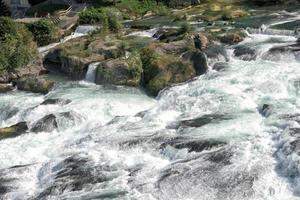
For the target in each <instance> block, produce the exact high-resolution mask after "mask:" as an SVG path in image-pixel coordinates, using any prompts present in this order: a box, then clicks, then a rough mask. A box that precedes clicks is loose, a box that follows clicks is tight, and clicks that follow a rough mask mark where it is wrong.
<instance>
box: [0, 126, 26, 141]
mask: <svg viewBox="0 0 300 200" xmlns="http://www.w3.org/2000/svg"><path fill="white" fill-rule="evenodd" d="M27 130H28V126H27V123H26V122H20V123H17V124H15V125H13V126H10V127H5V128H0V140H1V139H6V138H13V137H17V136H20V135H22V134H24V133H26V132H27Z"/></svg>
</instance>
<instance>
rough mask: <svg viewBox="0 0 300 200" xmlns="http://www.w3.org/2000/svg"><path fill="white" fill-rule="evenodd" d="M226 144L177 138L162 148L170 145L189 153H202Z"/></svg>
mask: <svg viewBox="0 0 300 200" xmlns="http://www.w3.org/2000/svg"><path fill="white" fill-rule="evenodd" d="M225 144H226V142H223V141H217V140H213V139H207V140H203V139H190V138H183V137H177V138H174V139H171V140H169V141H167V142H165V143H163V144H162V145H161V148H165V147H166V146H167V145H170V146H172V147H174V148H176V149H184V148H186V149H188V151H189V152H192V151H195V152H201V151H203V150H209V149H211V148H214V147H220V146H223V145H225Z"/></svg>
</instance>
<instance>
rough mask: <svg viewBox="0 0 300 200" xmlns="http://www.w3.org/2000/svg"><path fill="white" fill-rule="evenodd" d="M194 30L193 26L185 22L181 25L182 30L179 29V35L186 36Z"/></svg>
mask: <svg viewBox="0 0 300 200" xmlns="http://www.w3.org/2000/svg"><path fill="white" fill-rule="evenodd" d="M191 30H192V26H191V24H189V23H188V22H183V23H182V24H181V25H180V29H179V34H185V33H188V32H190V31H191Z"/></svg>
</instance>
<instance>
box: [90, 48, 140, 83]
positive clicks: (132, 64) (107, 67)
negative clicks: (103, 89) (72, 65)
mask: <svg viewBox="0 0 300 200" xmlns="http://www.w3.org/2000/svg"><path fill="white" fill-rule="evenodd" d="M142 71H143V68H142V62H141V59H140V57H139V55H138V54H135V53H134V54H132V55H130V56H129V58H127V59H126V58H117V59H113V60H107V61H104V62H102V63H100V64H99V65H98V67H97V71H96V84H113V85H126V86H139V85H140V81H141V76H142Z"/></svg>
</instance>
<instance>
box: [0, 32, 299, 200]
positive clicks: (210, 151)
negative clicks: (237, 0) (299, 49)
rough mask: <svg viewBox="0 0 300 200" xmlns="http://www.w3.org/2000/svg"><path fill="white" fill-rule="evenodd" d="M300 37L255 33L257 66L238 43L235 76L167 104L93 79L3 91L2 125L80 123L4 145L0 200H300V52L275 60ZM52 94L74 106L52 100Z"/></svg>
mask: <svg viewBox="0 0 300 200" xmlns="http://www.w3.org/2000/svg"><path fill="white" fill-rule="evenodd" d="M295 41H296V38H294V37H287V36H267V35H249V37H248V38H247V39H246V40H245V41H244V42H242V43H241V44H239V46H245V47H249V48H251V49H253V50H254V51H255V54H256V57H255V59H252V60H251V61H244V60H243V59H240V58H238V57H235V56H233V49H232V48H234V47H232V48H228V53H229V55H232V56H231V58H230V61H229V63H228V65H226V66H225V68H224V69H223V70H221V71H214V70H210V71H209V72H208V73H207V74H205V75H203V76H200V77H198V78H196V79H195V80H193V81H190V82H187V83H183V84H179V85H177V86H174V87H171V88H169V89H166V90H164V91H163V92H162V93H160V95H159V97H158V98H157V99H152V98H150V97H148V96H146V95H145V94H144V93H143V92H142V91H140V90H138V89H134V88H126V87H103V86H97V85H94V84H90V83H87V82H85V81H80V82H67V81H60V82H59V83H58V84H57V85H56V87H55V88H54V90H53V91H51V92H50V93H49V94H48V95H46V96H42V95H39V94H32V93H27V92H20V91H13V92H10V93H7V94H0V127H5V126H9V125H12V124H15V123H17V122H20V121H26V122H27V123H28V125H29V128H31V127H33V126H34V124H35V123H36V122H37V121H38V120H39V119H41V118H43V117H44V116H46V115H48V114H52V113H53V114H58V113H62V112H67V111H72V112H73V113H76V115H77V116H78V119H77V120H75V122H74V123H72V124H69V123H67V120H64V119H61V120H60V121H59V123H58V128H57V129H56V130H55V131H52V132H40V133H33V132H29V133H27V134H24V135H21V136H19V137H17V138H11V139H5V140H1V141H0V168H1V171H0V181H1V182H0V198H1V199H5V200H6V199H14V200H23V199H30V200H31V199H66V200H71V199H72V200H79V199H80V200H87V199H145V200H148V199H149V200H150V199H164V200H170V199H176V200H177V199H178V200H190V199H193V200H194V199H195V200H220V199H228V200H241V199H243V200H247V199H251V200H297V199H300V184H299V183H300V176H299V173H300V160H299V155H298V152H299V150H300V139H299V138H300V128H299V123H300V101H299V86H300V84H299V82H300V63H299V54H298V55H297V54H296V53H295V52H289V53H285V54H282V55H283V56H279V54H276V53H274V54H270V53H268V50H269V49H270V48H272V47H274V46H279V45H287V44H293V43H295ZM280 55H281V54H280ZM90 70H91V71H90ZM93 70H94V68H93V67H91V66H90V69H89V71H90V72H88V74H87V77H86V81H91V82H93V81H92V80H94V71H93ZM50 98H61V99H69V100H71V101H72V102H71V103H69V104H55V105H40V104H41V103H42V102H43V101H44V100H45V99H50ZM267 105H269V106H267ZM263 108H264V110H262V109H263ZM190 119H197V120H195V121H184V120H190ZM181 121H183V122H181Z"/></svg>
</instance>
